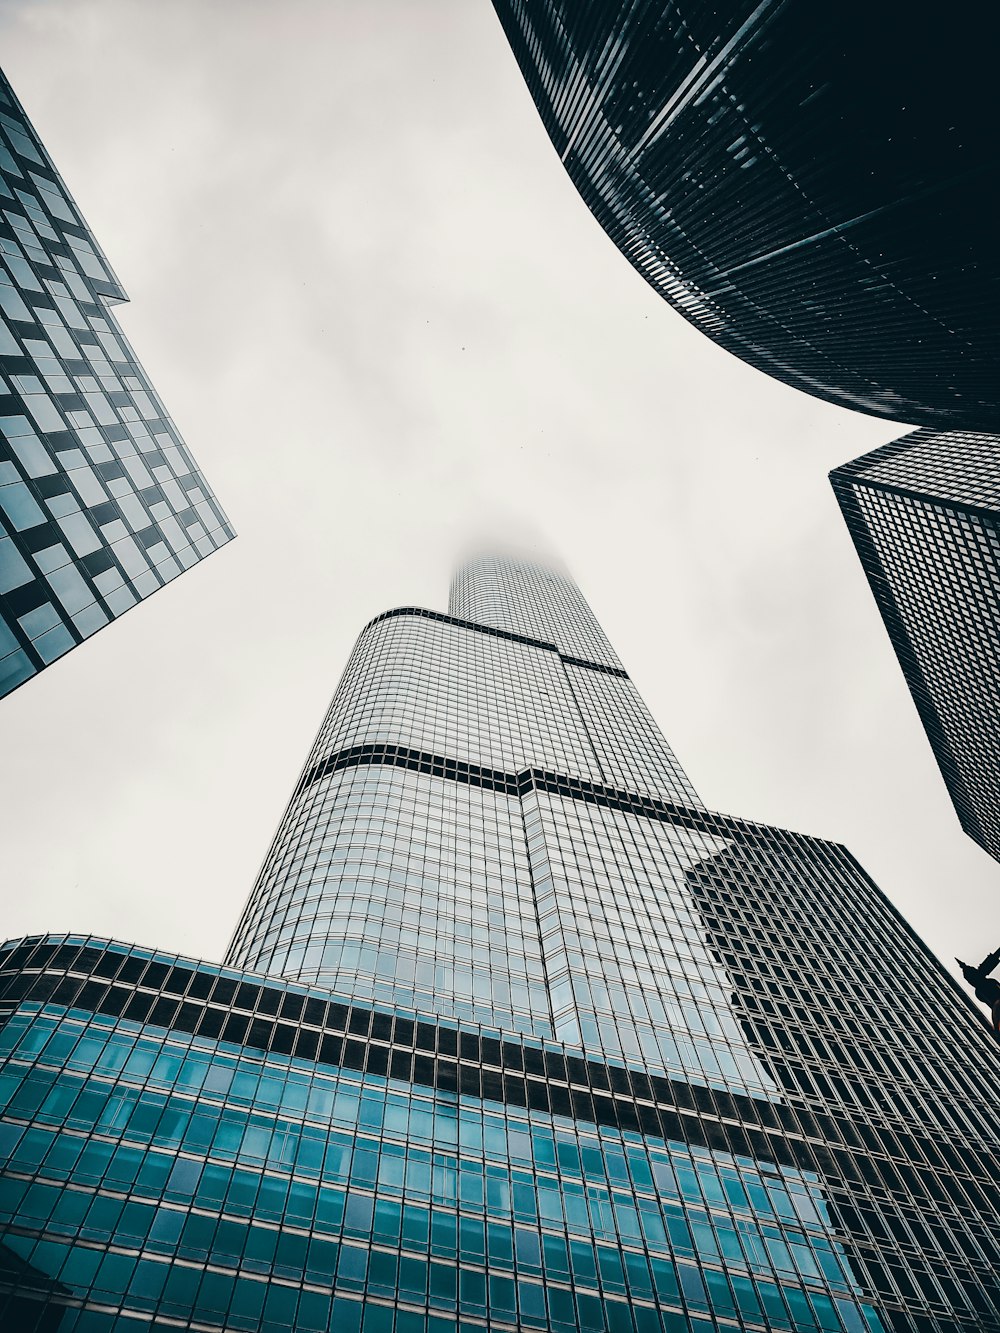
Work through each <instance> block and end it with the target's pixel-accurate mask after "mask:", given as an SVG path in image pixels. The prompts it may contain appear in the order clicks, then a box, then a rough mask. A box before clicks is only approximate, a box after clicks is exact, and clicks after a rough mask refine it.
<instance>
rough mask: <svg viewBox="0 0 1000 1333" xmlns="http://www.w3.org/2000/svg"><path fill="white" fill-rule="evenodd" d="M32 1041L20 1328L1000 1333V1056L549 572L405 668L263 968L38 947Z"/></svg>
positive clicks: (324, 784) (370, 635) (373, 670)
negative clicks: (715, 781)
mask: <svg viewBox="0 0 1000 1333" xmlns="http://www.w3.org/2000/svg"><path fill="white" fill-rule="evenodd" d="M0 1022H2V1027H0V1056H2V1064H0V1106H2V1107H3V1115H2V1119H0V1135H2V1139H0V1143H2V1149H3V1153H4V1155H5V1157H6V1160H7V1168H6V1171H5V1173H4V1176H3V1181H2V1186H0V1190H2V1192H0V1210H2V1211H0V1228H2V1237H0V1245H2V1248H0V1289H2V1290H3V1292H4V1293H5V1295H4V1297H3V1298H2V1299H5V1300H6V1302H7V1303H6V1305H5V1306H0V1327H6V1326H10V1327H12V1328H17V1329H18V1330H21V1329H24V1330H26V1331H29V1330H35V1329H45V1330H48V1329H58V1330H60V1333H63V1331H64V1330H65V1331H68V1330H80V1331H81V1333H110V1331H111V1330H114V1331H115V1333H118V1330H124V1329H129V1330H140V1329H146V1328H149V1327H150V1326H151V1324H152V1326H153V1327H156V1328H161V1327H162V1328H168V1327H179V1328H188V1329H192V1330H194V1329H198V1330H218V1329H227V1330H229V1329H233V1330H245V1331H246V1333H254V1331H255V1330H261V1331H262V1333H263V1331H264V1330H266V1331H267V1333H271V1331H272V1330H281V1329H287V1330H291V1329H295V1330H310V1331H314V1333H320V1330H330V1331H331V1333H343V1331H344V1330H346V1331H347V1333H445V1330H456V1329H458V1330H462V1331H463V1333H465V1331H466V1330H468V1331H470V1333H471V1330H473V1329H482V1328H489V1329H497V1330H515V1329H539V1330H553V1331H557V1333H571V1330H578V1329H585V1330H594V1331H595V1333H596V1331H597V1330H604V1329H607V1330H626V1331H631V1333H645V1331H646V1330H669V1331H670V1333H681V1331H682V1330H686V1331H688V1333H709V1331H710V1330H713V1331H715V1330H727V1329H728V1330H733V1331H734V1333H735V1330H739V1329H748V1330H755V1329H756V1330H767V1329H781V1330H788V1331H789V1333H791V1331H792V1330H796V1331H804V1330H811V1331H815V1333H820V1331H821V1330H822V1331H823V1333H959V1331H960V1330H968V1333H973V1330H975V1333H984V1331H985V1330H998V1329H1000V1289H998V1279H997V1276H996V1274H997V1272H998V1271H1000V1244H998V1241H997V1237H996V1227H995V1218H996V1213H997V1209H998V1206H1000V1189H998V1185H1000V1179H998V1177H1000V1169H998V1167H997V1164H996V1163H997V1157H996V1153H997V1148H998V1146H1000V1112H998V1105H1000V1098H998V1093H1000V1086H998V1063H997V1059H998V1057H997V1050H996V1046H995V1044H994V1042H993V1039H992V1037H991V1035H990V1033H989V1030H988V1028H987V1026H986V1024H985V1023H984V1022H983V1021H982V1018H981V1016H978V1015H977V1014H976V1013H975V1012H974V1011H973V1009H972V1007H971V1006H970V1005H969V1003H968V1002H967V1001H966V1000H965V999H964V997H963V996H962V995H961V993H960V992H959V990H958V989H957V987H956V986H955V984H954V982H953V981H952V980H951V979H950V977H949V976H948V975H947V974H946V973H945V972H944V970H943V969H942V968H941V967H940V965H939V964H938V963H937V962H936V961H935V960H934V958H933V957H932V956H931V955H930V954H929V953H928V951H927V950H926V949H925V948H924V947H923V946H922V945H921V943H920V941H919V940H918V939H917V938H916V937H915V936H914V934H913V933H912V931H911V930H910V929H909V928H908V927H907V926H906V924H905V923H904V922H903V921H902V920H901V919H900V917H899V916H898V914H897V913H896V912H895V911H894V910H893V908H892V907H891V906H890V905H889V904H888V902H887V901H886V900H885V899H884V898H883V897H882V895H881V894H880V893H879V892H878V890H877V889H876V888H875V886H874V885H873V884H872V883H871V881H870V880H869V879H868V877H867V876H866V875H865V874H864V872H863V871H862V870H861V868H860V867H859V866H858V865H857V863H856V862H855V861H854V860H853V858H852V857H851V856H850V854H849V853H848V852H847V851H845V850H844V848H842V847H839V846H837V845H836V844H833V843H829V842H824V841H822V840H819V839H815V838H809V837H803V836H801V835H798V834H793V833H788V832H785V831H782V830H779V829H773V828H767V827H763V826H760V825H755V824H750V823H747V822H746V821H742V820H738V819H731V818H729V817H726V816H722V815H717V814H713V813H711V812H709V811H708V810H706V809H705V807H704V806H703V805H702V803H701V802H700V801H699V799H698V798H697V796H696V794H695V793H694V791H693V789H692V787H691V785H690V783H689V781H688V779H687V778H686V777H685V775H684V773H683V771H682V770H681V768H680V766H679V765H678V763H677V761H676V759H675V758H674V756H673V754H672V752H671V751H670V749H669V746H668V745H667V743H666V741H665V740H664V739H663V737H662V735H661V734H660V732H659V730H658V728H657V727H656V724H655V723H654V722H653V720H652V718H651V717H650V715H649V713H648V710H647V709H646V708H645V705H644V704H643V702H642V700H641V697H640V696H639V695H638V693H637V692H636V690H635V688H634V686H633V684H632V682H631V681H630V679H629V677H628V675H627V674H626V672H625V669H624V667H623V666H622V665H621V663H620V661H619V660H618V658H617V656H616V655H615V654H614V652H613V650H612V648H611V646H610V644H609V643H608V641H607V639H606V638H605V636H604V634H603V633H602V631H601V629H600V627H599V625H598V624H597V621H596V620H595V618H594V616H593V614H592V613H591V612H590V610H589V608H588V607H587V605H586V603H585V602H584V601H583V599H582V597H581V596H580V593H579V591H578V590H577V589H576V587H575V585H573V583H572V582H571V581H570V580H568V579H567V578H565V577H564V576H563V575H561V574H558V573H556V572H554V571H551V570H547V569H543V568H540V567H538V566H535V565H530V564H525V563H523V562H511V561H503V560H485V561H477V562H473V563H472V564H470V565H468V566H466V567H465V568H464V569H463V570H462V571H461V572H460V573H459V575H458V577H457V578H456V580H455V583H454V585H453V589H452V598H451V603H450V607H449V611H448V613H447V614H444V613H439V612H432V611H426V610H422V609H418V608H402V609H400V610H396V611H390V612H387V613H385V614H384V615H381V616H379V617H377V618H376V619H375V620H374V621H372V622H371V624H370V625H368V626H367V627H366V628H365V630H364V631H363V632H362V634H361V636H360V638H359V640H358V644H357V647H356V649H355V651H354V653H353V654H352V657H351V659H350V661H349V663H348V666H347V669H346V671H345V674H344V677H343V679H342V681H341V683H340V686H339V687H338V690H337V692H336V695H335V697H334V700H333V703H332V705H331V708H330V710H329V712H328V714H327V717H326V718H325V720H324V722H323V725H322V727H321V729H320V732H319V735H318V737H317V740H316V742H315V744H314V746H313V748H312V751H311V752H310V754H309V756H308V759H307V762H306V765H305V767H304V769H303V772H302V775H301V777H300V779H299V781H298V783H297V784H296V787H295V790H294V793H293V795H292V799H291V801H290V803H289V806H288V809H287V810H286V813H285V815H284V818H283V819H282V821H281V825H280V827H279V830H278V834H277V836H276V838H275V841H274V843H273V845H272V847H271V849H270V851H269V853H268V855H267V858H266V860H265V863H264V866H263V869H262V871H261V874H260V877H259V879H258V882H257V885H256V887H255V889H254V890H253V892H252V894H251V896H250V900H249V902H248V905H247V908H246V911H245V912H244V915H243V917H242V919H241V921H240V923H239V925H238V927H237V930H236V932H235V935H234V938H233V942H232V944H231V946H230V949H229V952H228V955H227V958H226V960H225V963H224V965H222V966H218V965H213V964H208V963H199V962H196V961H193V960H190V959H183V958H177V957H175V956H173V955H168V954H163V953H158V952H156V951H154V950H149V949H139V948H134V947H129V946H127V945H122V944H117V943H113V942H109V941H106V940H94V939H90V938H84V937H79V936H45V937H34V938H30V939H23V940H20V941H14V942H11V943H10V944H8V945H7V946H5V947H4V948H3V950H2V951H0ZM5 1319H6V1321H7V1323H6V1325H5V1324H4V1322H3V1321H4V1320H5Z"/></svg>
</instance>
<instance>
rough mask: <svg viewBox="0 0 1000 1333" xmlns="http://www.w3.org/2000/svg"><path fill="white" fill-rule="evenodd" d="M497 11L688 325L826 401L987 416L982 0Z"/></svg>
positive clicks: (991, 277) (991, 30)
mask: <svg viewBox="0 0 1000 1333" xmlns="http://www.w3.org/2000/svg"><path fill="white" fill-rule="evenodd" d="M494 5H495V8H496V10H497V13H498V15H499V17H500V21H501V23H502V25H503V28H504V31H505V32H506V35H507V37H508V39H509V41H510V44H511V47H512V49H513V52H514V55H515V57H516V59H517V61H518V64H519V65H520V67H521V71H522V73H523V75H524V77H525V80H526V81H527V85H528V89H529V91H530V93H531V96H532V98H533V99H534V101H535V104H536V106H537V107H538V110H539V112H540V114H541V117H542V121H543V123H544V125H545V129H546V131H547V132H548V134H549V137H550V138H551V140H552V143H553V145H554V147H555V149H556V152H557V153H558V154H559V157H560V159H561V161H562V163H563V165H564V167H565V168H566V170H567V172H568V173H569V175H570V178H571V179H572V181H573V183H574V184H575V185H576V187H577V189H578V190H579V191H580V194H581V195H582V196H583V199H584V200H585V202H586V204H587V205H588V207H589V208H590V209H591V211H592V212H593V214H594V216H595V217H596V218H597V220H598V221H599V222H600V224H601V226H602V227H604V229H605V231H607V233H608V235H609V236H610V237H611V238H612V240H613V241H614V242H615V244H616V245H617V246H618V248H619V249H620V250H621V252H622V254H624V255H625V257H626V258H627V259H628V260H629V261H630V262H631V263H632V264H633V265H634V266H635V268H636V269H637V270H638V271H639V272H640V273H641V274H642V276H643V277H644V278H645V279H646V280H647V281H648V282H649V283H650V284H651V285H652V286H653V287H655V288H656V290H657V291H658V292H659V293H660V294H661V295H662V296H663V297H664V298H665V299H666V300H667V301H669V302H670V304H671V305H672V306H673V307H674V308H675V309H676V310H679V311H680V313H681V314H682V315H684V316H685V318H686V319H688V320H690V322H691V323H692V324H694V325H695V327H697V328H699V329H701V330H702V332H704V333H707V334H708V336H709V337H711V338H713V339H714V340H715V341H716V342H717V343H719V344H720V346H722V347H724V348H726V350H727V351H730V352H732V353H734V354H735V355H736V356H739V357H741V358H742V359H743V360H744V361H747V362H749V363H750V364H751V365H753V366H756V367H757V368H758V369H760V370H763V371H766V372H767V374H769V375H773V376H774V377H775V378H777V379H780V380H783V381H784V382H785V383H786V384H790V385H792V386H793V387H794V388H797V389H803V390H805V392H807V393H811V394H815V395H817V396H818V397H820V398H825V399H827V400H828V401H830V402H833V403H838V404H839V405H841V406H842V407H849V408H854V409H859V410H861V411H864V412H871V413H875V414H876V415H879V416H884V417H890V418H893V419H894V420H898V421H904V422H907V423H911V424H916V425H921V426H936V427H938V428H939V429H945V428H965V429H972V430H991V429H998V428H1000V324H998V321H997V319H996V317H995V311H996V305H997V298H998V294H1000V248H998V246H997V244H996V234H995V233H996V227H995V222H994V210H993V209H992V208H991V207H990V206H989V204H988V202H987V201H988V200H990V199H996V198H997V197H1000V174H998V173H1000V164H998V157H997V153H996V150H995V144H994V128H993V127H994V123H995V115H994V112H993V109H992V108H991V104H990V100H991V98H992V92H991V90H992V88H993V86H994V84H995V71H994V65H995V52H996V46H997V40H998V36H1000V32H998V26H1000V23H998V17H997V12H996V10H995V7H991V6H988V5H982V4H971V3H964V4H963V3H959V4H958V6H957V7H956V9H955V10H954V11H949V13H948V14H947V16H945V15H942V16H940V21H934V22H926V23H925V22H918V21H916V20H915V19H914V20H913V21H909V20H908V19H907V18H906V16H905V15H903V14H901V13H900V10H899V8H898V7H897V6H893V5H878V4H874V5H873V4H869V3H865V2H864V0H838V2H837V3H836V4H816V3H815V2H814V0H724V2H723V3H721V4H720V3H717V2H716V0H711V2H710V0H671V2H670V3H664V0H655V2H654V0H633V2H632V3H629V4H624V3H622V0H596V2H593V3H589V4H580V3H577V2H576V0H494Z"/></svg>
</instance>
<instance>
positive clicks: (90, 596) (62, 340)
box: [0, 74, 233, 696]
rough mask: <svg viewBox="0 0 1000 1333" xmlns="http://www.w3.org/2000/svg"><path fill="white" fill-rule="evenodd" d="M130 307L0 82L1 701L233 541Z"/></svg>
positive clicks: (1, 78) (10, 94)
mask: <svg viewBox="0 0 1000 1333" xmlns="http://www.w3.org/2000/svg"><path fill="white" fill-rule="evenodd" d="M127 299H128V298H127V296H126V295H125V292H124V291H123V290H122V287H121V284H120V283H119V282H118V279H117V278H116V277H115V275H114V273H113V272H112V271H111V269H110V268H109V266H108V263H107V260H106V259H105V258H104V255H103V253H102V252H101V249H100V247H99V246H98V244H97V241H96V240H95V238H94V236H93V234H92V233H91V231H90V229H89V228H88V226H87V224H86V222H85V221H84V219H83V217H82V216H81V214H80V212H79V210H78V208H77V207H76V205H75V203H74V202H73V200H72V199H71V198H70V196H69V194H68V192H67V190H66V187H65V185H64V184H63V182H62V179H61V178H60V176H59V173H58V172H57V171H56V168H55V166H54V165H53V163H52V159H51V158H50V157H49V155H48V153H47V152H46V150H45V148H44V146H43V145H42V143H41V141H40V139H39V138H38V135H37V134H36V133H35V131H34V129H33V128H32V126H31V124H30V122H29V121H28V118H27V116H26V115H25V114H24V111H23V109H22V108H21V106H20V104H19V103H18V101H17V99H16V98H15V96H14V93H13V91H12V89H11V87H10V85H9V83H8V82H7V80H6V79H5V78H4V76H3V75H2V74H0V696H2V695H4V694H8V693H10V691H11V690H13V689H16V688H17V686H18V685H21V684H23V683H24V682H25V681H27V680H30V679H31V677H32V676H34V675H36V674H37V673H38V672H39V671H41V670H42V669H43V667H46V666H48V665H49V664H50V663H51V662H54V661H55V660H56V658H58V657H62V655H63V654H64V653H66V652H68V651H69V650H70V649H71V648H75V647H76V646H77V645H78V644H80V643H82V641H83V640H84V639H86V638H88V637H89V636H90V635H91V634H94V633H96V631H97V630H99V629H102V628H103V627H104V626H105V625H107V624H109V623H110V622H111V621H112V620H114V619H115V618H116V617H117V616H120V615H122V614H123V613H124V612H125V611H127V610H129V609H130V608H131V607H133V606H135V604H136V603H137V602H139V601H141V600H142V599H143V598H145V597H149V596H150V594H152V593H154V592H156V591H157V589H158V588H162V587H163V585H164V584H165V583H168V582H169V581H170V580H171V579H173V578H175V577H176V576H177V575H178V574H181V573H183V572H184V570H186V569H190V567H191V566H192V565H193V564H196V563H197V562H198V561H199V560H202V559H203V558H204V557H205V556H207V555H211V553H212V552H213V551H215V550H217V549H218V548H219V547H220V546H221V545H223V543H225V542H227V541H229V540H230V538H231V537H232V536H233V531H232V529H231V528H230V526H229V523H228V521H227V519H226V516H225V514H223V512H222V510H221V509H220V508H219V506H218V504H217V502H216V500H215V497H214V495H213V494H212V492H211V490H210V489H209V487H208V485H207V484H206V482H205V479H204V477H203V476H202V475H201V473H200V472H199V471H198V469H197V467H196V466H195V464H194V461H193V460H192V458H191V455H190V454H189V453H188V451H187V448H186V447H185V444H184V441H183V440H182V439H181V437H180V435H179V434H178V433H177V430H176V428H175V426H174V424H173V422H172V421H171V420H170V417H169V416H168V415H167V411H166V409H165V408H164V406H163V404H162V403H161V402H160V400H159V398H158V397H157V395H156V392H155V391H154V389H153V386H152V385H151V384H150V382H149V380H148V379H147V378H146V374H145V372H144V370H143V369H142V367H141V366H140V365H139V363H138V361H137V360H136V358H135V354H134V353H133V351H132V349H131V347H129V344H128V342H127V340H126V338H125V335H124V334H123V333H122V330H121V329H120V328H119V326H118V324H117V323H116V321H115V317H114V315H113V314H112V312H111V308H110V307H111V306H113V305H118V304H120V303H121V302H123V301H126V300H127Z"/></svg>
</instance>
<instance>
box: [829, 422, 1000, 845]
mask: <svg viewBox="0 0 1000 1333" xmlns="http://www.w3.org/2000/svg"><path fill="white" fill-rule="evenodd" d="M831 481H832V482H833V487H834V491H835V493H836V495H837V499H838V501H839V503H840V506H841V509H842V510H843V513H844V517H845V519H846V520H847V525H848V528H849V530H850V532H851V536H852V538H853V540H854V543H855V546H856V547H857V550H858V554H859V555H860V557H861V562H862V565H863V567H864V570H865V573H866V575H867V576H868V580H869V583H870V584H871V588H872V591H873V593H874V595H875V599H876V601H877V603H878V606H879V610H880V611H881V613H882V617H883V619H884V620H885V623H886V628H887V629H888V631H889V636H890V638H891V640H892V643H893V647H894V648H895V649H896V653H897V655H898V657H899V660H900V665H901V666H902V668H903V673H904V675H905V677H906V682H907V685H908V686H909V688H910V692H911V694H912V695H913V699H914V702H915V703H916V705H917V709H918V712H919V714H920V717H921V720H922V722H923V724H924V727H925V728H926V730H927V735H928V738H929V739H930V742H931V745H932V746H933V748H934V753H935V757H936V759H937V761H938V765H939V766H940V768H941V772H942V775H943V776H944V779H945V782H946V783H947V786H948V790H949V793H950V795H951V798H952V801H953V802H954V804H955V808H956V810H957V811H958V815H959V819H960V820H961V823H962V827H963V828H964V829H965V831H966V833H968V834H969V836H970V837H972V838H974V839H975V840H976V842H978V843H979V845H980V846H981V847H983V848H984V849H985V850H986V851H988V852H989V853H990V854H991V855H992V856H994V857H996V858H997V859H1000V812H998V809H997V802H996V792H997V789H998V786H1000V692H998V688H997V681H998V680H1000V440H998V438H997V437H996V436H993V435H973V434H969V433H967V432H959V431H951V432H945V433H938V432H934V431H926V430H925V431H916V432H914V433H913V434H911V435H907V436H904V437H903V438H902V439H900V440H896V441H893V442H892V443H891V444H889V445H886V446H884V447H883V448H881V449H877V450H875V451H874V452H873V453H871V454H868V455H865V456H864V457H863V458H859V459H857V460H855V461H854V462H853V463H849V464H847V465H846V466H845V467H842V468H838V469H837V470H836V471H835V472H833V473H832V474H831Z"/></svg>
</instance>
